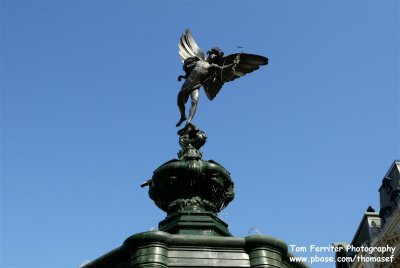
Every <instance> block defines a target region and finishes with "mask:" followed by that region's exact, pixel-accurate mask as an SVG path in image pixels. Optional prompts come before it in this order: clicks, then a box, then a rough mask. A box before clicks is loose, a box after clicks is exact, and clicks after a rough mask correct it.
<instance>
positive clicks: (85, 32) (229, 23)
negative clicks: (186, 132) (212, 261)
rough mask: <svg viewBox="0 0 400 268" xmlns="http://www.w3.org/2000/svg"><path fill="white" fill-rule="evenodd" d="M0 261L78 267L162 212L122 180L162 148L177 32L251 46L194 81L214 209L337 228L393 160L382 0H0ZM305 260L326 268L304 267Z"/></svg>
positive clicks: (395, 75)
mask: <svg viewBox="0 0 400 268" xmlns="http://www.w3.org/2000/svg"><path fill="white" fill-rule="evenodd" d="M0 7H1V14H0V15H1V59H0V62H1V172H2V174H1V258H0V259H1V264H0V266H1V267H7V268H11V267H29V268H30V267H38V268H45V267H62V268H63V267H79V265H80V264H82V263H83V262H85V261H87V260H93V259H94V258H96V257H98V256H100V255H102V254H104V253H106V252H108V251H110V250H112V249H114V248H115V247H118V246H120V245H121V244H122V242H123V241H124V239H126V238H127V237H128V236H130V235H132V234H135V233H139V232H144V231H148V230H149V229H150V228H152V227H157V224H158V222H159V221H160V220H162V219H164V217H165V214H164V212H162V211H160V210H159V209H158V208H157V207H156V206H155V205H154V204H153V203H152V201H151V200H150V198H149V197H148V195H147V189H142V188H140V187H139V185H140V184H141V183H142V182H143V181H145V180H146V179H148V178H150V177H151V175H152V172H153V171H154V170H155V169H156V168H157V167H158V166H159V165H161V164H162V163H164V162H166V161H168V160H170V159H172V158H176V153H177V152H178V150H179V145H178V139H177V135H176V131H177V129H176V128H175V123H176V121H177V120H178V119H179V114H178V109H177V107H176V95H177V93H178V91H179V89H180V85H181V84H180V83H179V82H177V80H176V79H177V77H178V75H180V74H182V69H181V68H182V67H181V62H180V59H179V56H178V51H177V43H178V40H179V37H180V35H181V34H182V33H183V32H184V30H185V29H186V28H190V29H191V30H192V33H193V35H194V37H195V39H196V40H197V43H198V44H199V45H200V47H201V48H202V49H203V50H205V51H206V50H207V49H209V48H210V47H212V46H219V47H221V48H222V49H223V50H224V51H225V53H226V54H229V53H234V52H238V51H239V50H240V49H238V48H237V46H238V45H240V46H243V47H244V50H245V51H246V52H249V53H257V54H261V55H264V56H267V57H268V58H269V59H270V64H269V65H268V66H266V67H263V68H261V69H260V70H258V71H257V72H254V73H252V74H249V75H247V76H246V77H244V78H241V79H239V80H235V81H234V82H232V83H230V84H226V85H225V87H224V88H223V89H222V91H221V92H220V94H219V95H218V96H217V98H216V99H215V100H214V101H212V102H210V101H208V100H207V98H206V97H205V95H204V94H203V93H202V95H201V97H200V103H199V109H198V114H197V115H196V117H195V120H194V123H195V124H196V125H197V126H198V127H200V128H201V129H202V130H204V131H205V132H206V133H207V135H208V137H209V139H208V143H207V144H206V145H205V146H204V147H203V149H202V151H203V156H204V157H203V158H204V159H213V160H216V161H218V162H219V163H221V164H222V165H224V166H225V167H226V168H227V169H228V170H229V171H230V172H231V175H232V178H233V180H234V181H235V191H236V198H235V200H234V201H233V202H232V203H231V204H230V205H229V206H228V208H227V209H225V210H224V211H223V212H221V213H220V217H221V218H222V219H223V220H224V221H226V222H227V223H228V224H229V228H230V231H231V232H232V233H233V234H234V235H235V236H247V235H249V230H250V229H251V228H257V229H258V230H259V231H260V232H261V233H263V234H266V235H271V236H274V237H277V238H280V239H283V240H285V241H286V242H287V243H288V244H297V245H302V246H308V245H310V244H316V245H321V246H327V245H330V244H331V243H332V242H336V241H349V242H350V241H351V240H352V238H353V235H354V233H355V231H356V229H357V227H358V224H359V222H360V220H361V217H362V215H363V213H364V211H365V210H366V209H367V207H368V206H369V205H373V206H374V207H375V208H376V209H377V210H379V199H378V192H377V190H378V188H379V186H380V184H381V180H382V178H383V176H384V175H385V173H386V171H387V170H388V168H389V166H390V165H391V163H392V162H393V160H395V159H398V158H399V137H400V135H399V134H400V128H399V71H400V69H399V56H400V55H399V32H400V29H399V2H398V1H301V2H295V1H264V2H262V1H219V2H215V1H214V2H211V1H210V2H206V1H193V2H189V1H169V2H161V1H160V2H158V1H146V2H145V1H137V2H134V1H101V2H100V1H54V2H51V1H1V2H0ZM313 267H334V264H333V263H330V264H327V265H323V264H320V265H313Z"/></svg>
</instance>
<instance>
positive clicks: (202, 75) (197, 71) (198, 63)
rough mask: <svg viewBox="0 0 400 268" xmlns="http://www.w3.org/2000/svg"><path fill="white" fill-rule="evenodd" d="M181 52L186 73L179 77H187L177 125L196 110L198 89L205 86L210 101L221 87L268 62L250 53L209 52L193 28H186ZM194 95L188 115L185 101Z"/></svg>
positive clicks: (179, 45) (181, 93)
mask: <svg viewBox="0 0 400 268" xmlns="http://www.w3.org/2000/svg"><path fill="white" fill-rule="evenodd" d="M178 48H179V55H180V57H181V59H182V63H183V70H184V71H185V75H180V76H179V77H178V80H179V81H181V80H182V79H185V82H184V83H183V85H182V88H181V90H180V92H179V94H178V107H179V112H180V115H181V117H180V119H179V121H178V123H177V124H176V126H177V127H178V126H180V125H181V124H182V123H183V122H184V121H185V120H186V125H188V124H190V123H191V121H192V119H193V116H194V114H195V113H196V109H197V102H198V99H199V90H200V88H201V87H203V88H204V91H205V92H206V95H207V97H208V99H209V100H213V99H214V98H215V96H217V94H218V92H219V91H220V90H221V88H222V86H223V85H224V84H225V83H227V82H230V81H233V80H235V79H237V78H240V77H242V76H245V75H246V74H248V73H251V72H253V71H254V70H257V69H259V68H260V66H261V65H267V64H268V59H267V58H266V57H263V56H260V55H254V54H247V53H243V52H240V53H234V54H230V55H228V56H224V52H223V51H222V50H221V49H220V48H218V47H214V48H211V49H210V50H209V51H207V56H206V54H205V53H204V52H203V51H202V50H201V49H200V48H199V46H198V45H197V43H196V42H195V41H194V39H193V37H192V34H191V33H190V30H188V29H187V30H186V31H185V33H184V34H183V35H182V36H181V38H180V42H179V44H178ZM189 97H190V98H191V107H190V110H189V116H188V117H186V114H185V104H186V102H187V101H188V99H189Z"/></svg>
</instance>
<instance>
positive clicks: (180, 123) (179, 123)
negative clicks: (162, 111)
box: [176, 117, 186, 127]
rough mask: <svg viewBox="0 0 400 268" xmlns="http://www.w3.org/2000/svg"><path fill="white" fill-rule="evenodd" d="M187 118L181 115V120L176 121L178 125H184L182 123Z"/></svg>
mask: <svg viewBox="0 0 400 268" xmlns="http://www.w3.org/2000/svg"><path fill="white" fill-rule="evenodd" d="M185 120H186V117H181V119H179V122H178V123H176V127H179V126H180V125H182V123H183V122H184V121H185Z"/></svg>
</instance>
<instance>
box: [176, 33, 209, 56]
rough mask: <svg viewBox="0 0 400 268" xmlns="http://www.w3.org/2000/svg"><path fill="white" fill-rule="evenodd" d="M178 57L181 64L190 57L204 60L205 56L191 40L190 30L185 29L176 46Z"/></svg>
mask: <svg viewBox="0 0 400 268" xmlns="http://www.w3.org/2000/svg"><path fill="white" fill-rule="evenodd" d="M178 48H179V50H178V51H179V55H180V56H181V59H182V62H184V61H185V60H186V59H187V58H190V57H198V58H200V59H201V60H205V59H206V56H205V54H204V52H203V51H201V49H200V48H199V46H198V45H197V44H196V42H195V41H194V39H193V36H192V34H191V33H190V30H189V29H187V30H186V31H185V33H184V34H182V36H181V39H180V42H179V44H178Z"/></svg>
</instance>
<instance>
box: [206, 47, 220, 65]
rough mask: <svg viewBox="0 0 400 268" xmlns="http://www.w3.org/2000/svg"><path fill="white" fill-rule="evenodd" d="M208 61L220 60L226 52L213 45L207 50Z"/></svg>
mask: <svg viewBox="0 0 400 268" xmlns="http://www.w3.org/2000/svg"><path fill="white" fill-rule="evenodd" d="M207 55H208V57H207V61H208V62H210V63H216V62H219V61H220V60H221V59H222V58H223V57H224V52H223V51H222V50H221V49H220V48H219V47H213V48H212V49H210V50H209V51H207Z"/></svg>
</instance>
